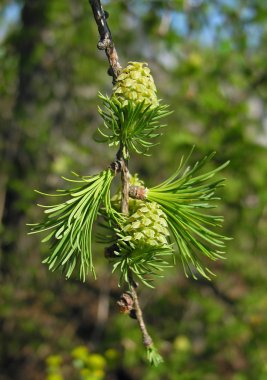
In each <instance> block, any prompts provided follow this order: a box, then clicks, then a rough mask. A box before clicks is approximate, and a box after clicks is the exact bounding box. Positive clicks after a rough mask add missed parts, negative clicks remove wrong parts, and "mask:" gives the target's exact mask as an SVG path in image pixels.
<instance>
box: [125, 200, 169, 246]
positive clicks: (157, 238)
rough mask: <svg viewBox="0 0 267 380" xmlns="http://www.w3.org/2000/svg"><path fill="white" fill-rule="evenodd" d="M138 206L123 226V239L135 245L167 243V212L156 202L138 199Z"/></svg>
mask: <svg viewBox="0 0 267 380" xmlns="http://www.w3.org/2000/svg"><path fill="white" fill-rule="evenodd" d="M136 206H137V208H136V211H135V212H134V213H133V214H132V215H130V216H129V218H127V221H126V222H125V225H124V227H123V232H124V234H125V237H124V238H123V240H124V241H129V242H131V243H132V244H133V245H134V246H135V247H137V246H142V247H144V246H162V245H167V244H168V241H167V237H168V236H169V231H168V228H167V221H166V219H167V217H166V215H165V213H164V212H163V211H162V210H161V208H160V207H159V206H158V205H157V203H155V202H143V201H137V203H136Z"/></svg>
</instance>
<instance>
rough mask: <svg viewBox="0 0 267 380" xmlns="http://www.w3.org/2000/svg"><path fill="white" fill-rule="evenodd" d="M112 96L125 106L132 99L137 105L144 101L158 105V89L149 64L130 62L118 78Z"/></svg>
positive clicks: (147, 103) (152, 105) (154, 105)
mask: <svg viewBox="0 0 267 380" xmlns="http://www.w3.org/2000/svg"><path fill="white" fill-rule="evenodd" d="M112 97H114V98H117V99H118V100H119V101H120V102H121V103H122V105H123V106H124V105H127V104H128V102H129V100H130V101H132V102H133V103H134V104H135V105H137V104H138V103H142V102H144V104H145V106H148V105H151V107H153V108H155V107H157V106H158V105H159V102H158V98H157V89H156V86H155V83H154V80H153V77H152V75H151V74H150V69H149V68H148V67H147V64H146V63H143V62H129V63H128V65H127V66H126V68H125V69H123V70H122V72H121V74H120V75H119V76H118V78H117V81H116V84H115V86H114V88H113V94H112Z"/></svg>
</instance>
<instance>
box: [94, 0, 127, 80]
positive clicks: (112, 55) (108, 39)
mask: <svg viewBox="0 0 267 380" xmlns="http://www.w3.org/2000/svg"><path fill="white" fill-rule="evenodd" d="M89 3H90V5H91V7H92V11H93V14H94V18H95V21H96V24H97V27H98V31H99V35H100V40H99V42H98V44H97V47H98V49H99V50H105V53H106V55H107V57H108V61H109V64H110V67H109V70H108V73H109V75H111V76H112V78H113V84H114V83H115V82H116V79H117V77H118V75H119V73H120V71H121V65H120V63H119V58H118V54H117V51H116V49H115V46H114V43H113V40H112V35H111V32H110V29H109V27H108V23H107V18H108V13H107V12H105V11H104V9H103V7H102V4H101V1H100V0H89Z"/></svg>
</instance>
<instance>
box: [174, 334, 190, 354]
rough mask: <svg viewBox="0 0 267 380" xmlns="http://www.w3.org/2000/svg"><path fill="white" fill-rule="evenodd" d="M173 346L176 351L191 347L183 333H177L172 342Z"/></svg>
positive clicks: (186, 349)
mask: <svg viewBox="0 0 267 380" xmlns="http://www.w3.org/2000/svg"><path fill="white" fill-rule="evenodd" d="M173 347H174V349H175V350H177V351H183V352H186V351H189V350H190V349H191V342H190V340H189V339H188V338H187V336H185V335H178V336H177V337H176V339H175V340H174V342H173Z"/></svg>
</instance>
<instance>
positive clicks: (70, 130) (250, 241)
mask: <svg viewBox="0 0 267 380" xmlns="http://www.w3.org/2000/svg"><path fill="white" fill-rule="evenodd" d="M103 3H104V4H105V8H106V9H107V10H108V11H109V13H110V17H109V24H110V28H111V30H112V33H113V37H114V41H115V43H116V46H117V49H118V52H119V55H120V59H121V63H122V64H123V65H125V64H126V63H127V62H128V61H132V60H134V61H147V62H148V63H149V66H150V67H151V69H152V73H153V75H154V79H155V82H156V85H157V87H158V92H159V95H160V98H162V99H164V102H166V103H169V104H170V105H171V108H172V109H174V113H173V114H172V115H171V116H169V117H168V124H169V125H168V127H167V128H166V129H165V134H164V137H163V138H162V140H161V145H160V146H159V147H155V148H153V153H154V155H153V156H152V157H150V158H149V157H147V158H140V157H137V156H133V157H131V162H130V169H131V171H132V172H135V171H138V172H139V173H140V174H141V177H142V178H144V179H145V180H146V183H147V184H148V185H149V186H154V185H156V184H157V183H159V182H160V181H161V180H162V179H164V178H166V177H167V176H169V175H170V174H171V173H172V172H173V171H174V170H175V169H176V166H177V163H178V162H179V159H180V158H181V155H182V154H187V153H188V152H189V150H190V148H191V146H192V145H193V144H195V145H196V146H197V149H196V150H195V152H194V154H193V155H194V157H192V160H194V159H198V158H200V157H202V156H203V155H205V154H209V153H210V152H211V151H213V150H216V151H217V155H216V156H215V160H216V164H221V163H223V162H225V161H227V160H228V159H230V160H231V164H230V165H229V166H228V167H227V168H226V169H225V170H224V176H225V177H227V186H226V187H225V188H224V189H223V190H222V195H223V199H224V203H223V204H222V205H221V212H222V213H223V214H224V215H225V220H226V221H225V225H224V231H223V232H224V234H225V235H230V236H232V237H233V240H232V241H231V242H229V243H227V245H228V248H227V252H228V253H227V260H226V261H223V262H220V263H215V264H213V268H212V269H213V270H214V271H215V272H216V274H217V277H216V278H215V279H214V280H213V281H212V282H211V283H210V282H207V281H205V280H199V281H197V282H196V281H194V280H190V279H186V278H185V276H184V274H183V270H182V268H178V270H177V268H175V269H173V270H171V271H170V272H169V274H168V276H167V277H166V278H165V279H164V280H162V281H159V282H158V284H157V290H156V291H154V290H150V289H142V297H141V302H142V305H143V307H144V313H145V319H146V321H147V322H148V324H149V325H150V330H151V332H152V335H153V337H154V338H155V340H156V342H157V344H158V346H159V348H160V351H161V353H162V354H163V356H164V357H165V364H163V365H162V366H160V367H158V368H157V369H154V368H153V369H151V368H149V367H147V364H146V363H145V360H144V356H143V355H144V352H143V348H142V345H141V344H140V335H139V331H138V327H137V325H136V323H135V321H133V320H131V319H129V318H127V317H125V316H123V315H119V314H118V311H117V308H116V300H117V298H118V297H119V295H120V289H118V288H117V287H116V280H117V279H112V278H111V276H110V267H109V266H108V264H107V263H106V261H105V259H104V258H103V252H102V250H101V249H99V248H95V249H94V258H95V261H96V263H97V272H98V279H97V281H96V282H95V281H94V280H93V279H92V278H89V280H88V282H87V283H86V284H80V283H79V282H76V281H73V280H69V281H65V280H64V279H63V278H60V277H59V275H58V274H57V273H55V274H51V273H49V272H48V271H47V268H46V267H45V266H42V265H41V257H44V256H45V255H46V252H45V250H47V249H48V247H46V246H41V245H40V241H39V239H38V237H36V238H35V237H34V236H31V237H29V236H27V230H26V227H25V224H26V223H29V222H35V221H36V220H38V219H39V217H40V215H39V212H40V210H38V209H37V208H36V207H35V204H36V203H37V201H38V202H39V201H40V200H41V199H40V198H37V196H36V194H34V193H33V189H34V188H37V189H42V190H43V191H45V192H49V191H50V190H51V191H52V190H53V189H55V188H56V187H60V186H61V185H62V183H59V181H60V180H59V178H60V176H61V175H66V176H68V174H69V172H70V171H71V170H74V171H78V172H79V173H81V174H82V175H91V174H94V173H96V172H99V171H101V170H102V169H103V168H105V167H106V166H107V165H108V164H109V163H110V162H111V161H112V160H113V157H114V154H115V152H116V150H115V149H114V150H113V149H109V150H108V149H107V150H104V148H103V146H102V145H98V144H97V143H95V142H94V140H93V136H94V133H95V131H96V130H97V128H98V127H99V123H100V117H99V115H98V114H97V104H99V100H98V98H97V92H98V91H99V90H100V91H101V92H102V93H103V94H105V93H108V94H110V92H111V89H112V86H111V79H110V78H109V77H108V76H107V75H106V71H107V62H106V60H105V57H104V55H103V53H101V52H98V51H97V49H96V43H97V41H98V35H97V28H96V25H95V23H94V21H93V17H92V14H91V11H90V7H89V4H88V2H87V1H86V0H79V1H77V0H67V1H62V0H54V1H45V0H38V2H32V1H30V0H25V1H22V0H21V1H3V2H2V5H1V6H0V30H2V29H1V28H3V26H4V24H5V23H6V20H7V18H8V14H10V13H9V12H10V10H11V8H12V7H13V8H12V9H13V10H14V9H15V10H17V9H19V10H20V11H19V18H18V20H17V21H16V22H13V23H12V22H10V23H9V24H8V25H9V27H8V30H7V31H6V33H4V36H3V37H2V39H1V45H0V67H1V69H0V134H1V138H0V151H1V170H0V186H1V187H0V217H1V220H2V227H1V288H0V299H1V308H0V323H1V337H0V341H1V345H0V350H1V371H0V379H1V380H7V379H18V380H20V379H25V378H27V379H36V380H37V379H38V380H39V379H40V380H42V379H45V378H46V376H47V375H46V372H45V368H46V365H45V360H46V358H47V357H48V356H49V355H54V354H56V355H61V356H62V358H63V359H62V360H63V365H62V366H63V375H62V376H64V379H66V380H70V379H76V378H77V379H78V378H82V377H81V376H84V377H83V378H84V379H85V378H86V377H85V376H86V373H85V372H83V374H80V375H79V371H78V372H77V373H76V374H74V373H72V365H71V364H70V362H71V359H70V358H71V352H72V350H73V349H74V348H75V347H76V346H79V345H82V344H86V345H89V347H90V350H91V352H94V353H97V355H101V356H102V357H103V358H105V360H106V361H107V362H108V359H107V354H106V352H107V350H110V349H112V350H115V352H116V353H117V359H116V360H115V361H113V362H111V363H109V364H107V366H106V367H105V372H103V371H102V373H100V372H99V373H98V375H99V376H102V378H106V379H129V380H130V379H144V380H154V379H155V380H156V379H167V380H176V379H178V380H198V379H201V380H202V379H205V380H217V379H218V380H219V379H232V380H250V379H259V380H264V379H266V378H267V365H266V363H267V348H266V347H267V346H266V341H267V328H266V326H267V312H266V309H267V293H266V285H267V277H266V272H265V271H266V268H267V258H266V248H267V234H266V230H267V208H266V201H267V190H266V188H267V186H266V185H267V179H266V178H267V156H266V145H267V129H266V128H267V127H266V125H267V124H266V123H267V118H266V106H265V104H266V100H267V74H266V61H267V50H266V43H267V26H266V25H267V24H266V20H267V3H266V2H265V1H262V0H251V1H246V0H232V1H227V0H217V1H212V2H211V1H208V0H202V1H201V0H190V1H189V0H183V1H182V0H173V1H167V0H166V1H141V0H140V1H139V0H138V1H131V0H129V1H122V0H121V1H120V0H114V1H108V0H107V1H105V2H104V1H103ZM211 169H212V167H211ZM40 203H41V202H40ZM75 376H76V377H75ZM79 376H80V377H79ZM99 378H101V377H99ZM54 380H56V378H54Z"/></svg>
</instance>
